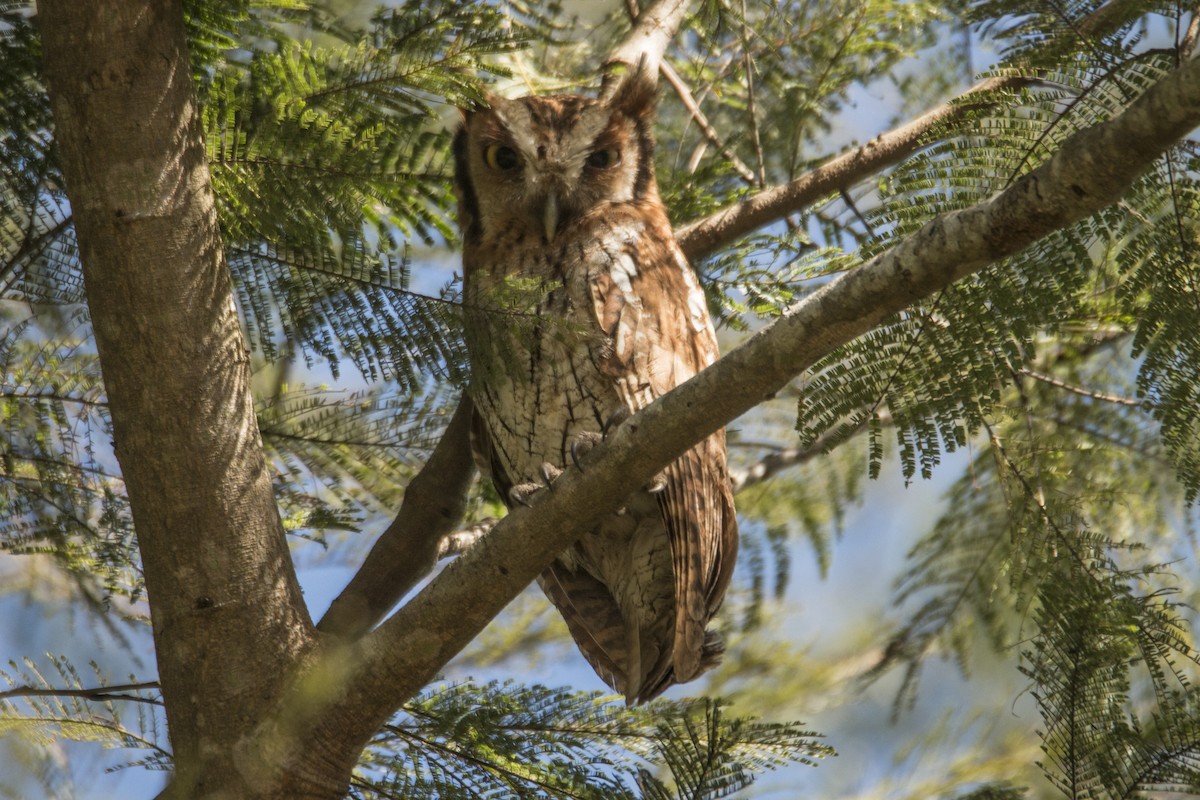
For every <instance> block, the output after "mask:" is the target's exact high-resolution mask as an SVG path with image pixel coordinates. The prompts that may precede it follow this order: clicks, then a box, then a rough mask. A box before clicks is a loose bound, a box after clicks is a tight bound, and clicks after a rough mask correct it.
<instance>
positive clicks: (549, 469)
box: [538, 461, 563, 492]
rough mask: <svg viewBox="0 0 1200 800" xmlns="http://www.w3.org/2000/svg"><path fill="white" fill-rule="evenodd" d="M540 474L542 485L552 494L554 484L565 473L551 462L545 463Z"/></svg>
mask: <svg viewBox="0 0 1200 800" xmlns="http://www.w3.org/2000/svg"><path fill="white" fill-rule="evenodd" d="M538 472H540V473H541V475H542V483H544V484H545V485H546V488H547V489H549V490H550V491H552V492H553V491H554V482H555V481H556V480H558V476H559V475H562V473H563V471H562V470H561V469H559V468H558V467H556V466H554V465H553V464H551V463H550V462H549V461H543V462H542V466H541V468H540V469H539V470H538Z"/></svg>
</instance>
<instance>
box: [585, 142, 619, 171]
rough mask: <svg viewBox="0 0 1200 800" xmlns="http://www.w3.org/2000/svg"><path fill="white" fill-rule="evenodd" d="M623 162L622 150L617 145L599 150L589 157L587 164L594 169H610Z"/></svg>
mask: <svg viewBox="0 0 1200 800" xmlns="http://www.w3.org/2000/svg"><path fill="white" fill-rule="evenodd" d="M620 163H621V151H620V150H618V149H617V148H615V147H606V148H604V149H603V150H597V151H595V152H594V153H592V154H591V155H589V156H588V157H587V165H588V166H589V167H592V168H593V169H608V168H609V167H615V166H616V165H617V164H620Z"/></svg>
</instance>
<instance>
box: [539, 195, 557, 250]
mask: <svg viewBox="0 0 1200 800" xmlns="http://www.w3.org/2000/svg"><path fill="white" fill-rule="evenodd" d="M542 224H543V225H544V226H546V241H547V242H553V241H554V233H555V231H557V230H558V195H556V194H555V193H554V192H551V193H550V194H548V195H546V206H545V208H543V209H542Z"/></svg>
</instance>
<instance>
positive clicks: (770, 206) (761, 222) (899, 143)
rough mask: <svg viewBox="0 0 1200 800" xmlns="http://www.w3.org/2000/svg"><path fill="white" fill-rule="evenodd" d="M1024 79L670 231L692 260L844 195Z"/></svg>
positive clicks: (962, 100)
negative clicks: (828, 197)
mask: <svg viewBox="0 0 1200 800" xmlns="http://www.w3.org/2000/svg"><path fill="white" fill-rule="evenodd" d="M1031 82H1032V80H1031V79H1030V78H1024V77H1018V76H1005V77H999V78H988V79H986V80H983V81H980V82H979V83H977V84H975V85H974V86H972V87H971V88H970V89H968V90H967V91H965V92H963V93H962V94H961V95H959V96H958V97H957V98H955V99H953V100H951V101H949V102H947V103H945V104H943V105H941V106H938V107H937V108H935V109H933V110H932V111H929V112H926V113H925V114H922V115H921V116H920V117H917V118H916V119H914V120H912V121H911V122H908V123H905V124H904V125H901V126H900V127H898V128H893V129H892V130H890V131H888V132H886V133H881V134H880V135H879V136H876V137H875V138H874V139H872V140H871V141H869V142H867V143H866V144H864V145H862V146H861V147H857V148H855V149H853V150H850V151H847V152H845V153H842V154H841V155H840V156H835V157H833V158H831V159H829V160H828V161H826V162H825V163H824V164H822V165H821V166H819V167H817V168H816V169H814V170H812V171H810V172H808V173H806V174H804V175H801V176H800V177H799V178H796V179H795V180H793V181H790V182H788V183H785V184H783V185H781V186H775V187H773V188H770V189H766V190H764V191H762V192H759V193H758V194H756V195H754V196H752V197H749V198H747V199H745V200H743V201H741V202H739V203H736V204H734V205H732V206H729V207H728V208H723V209H721V210H720V211H716V212H714V213H712V214H710V215H708V216H707V217H704V218H703V219H699V220H696V221H695V222H691V223H689V224H687V225H685V226H684V227H683V228H681V229H680V230H678V231H676V233H675V236H676V238H677V239H678V240H679V245H680V246H681V247H682V248H683V251H684V253H686V254H687V257H688V258H689V259H690V260H692V261H697V260H699V259H701V258H704V257H705V256H707V255H709V254H711V253H713V252H714V251H716V250H718V249H720V248H721V247H724V246H726V245H728V244H730V243H731V242H733V241H734V240H736V239H738V238H740V237H742V236H745V235H746V234H748V233H751V232H753V231H755V230H758V229H759V228H761V227H763V226H765V225H769V224H770V223H772V222H775V221H776V220H779V219H782V218H783V217H784V216H786V215H788V214H791V213H794V212H797V211H801V210H803V209H805V208H807V207H808V206H811V205H812V204H813V203H815V202H817V201H818V200H820V199H821V198H822V197H825V196H826V195H828V194H830V193H832V192H837V191H844V190H846V189H848V188H849V187H850V186H853V185H854V184H855V183H857V182H859V181H860V180H862V179H864V178H866V177H868V176H870V175H873V174H875V173H876V172H878V171H880V170H882V169H886V168H888V167H890V166H892V165H893V164H897V163H899V162H900V161H903V160H904V159H905V158H908V157H909V156H910V155H912V154H913V153H915V152H917V151H918V150H920V149H921V148H923V147H925V146H926V145H928V144H929V142H928V141H927V139H926V135H927V134H928V133H929V132H930V131H932V130H934V129H935V128H936V127H938V126H939V125H944V124H947V123H950V122H953V121H955V120H957V119H959V118H961V117H963V116H965V115H966V114H968V113H970V112H972V111H975V110H977V109H979V108H981V107H985V106H988V105H991V104H993V103H994V102H995V100H994V99H992V97H991V95H993V94H994V93H996V92H998V91H1002V90H1005V89H1017V88H1020V87H1022V86H1026V85H1028V84H1030V83H1031Z"/></svg>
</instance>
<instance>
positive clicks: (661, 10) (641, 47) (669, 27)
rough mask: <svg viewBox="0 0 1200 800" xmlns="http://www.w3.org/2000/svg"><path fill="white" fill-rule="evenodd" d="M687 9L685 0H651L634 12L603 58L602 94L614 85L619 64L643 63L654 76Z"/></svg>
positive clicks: (610, 89) (608, 91)
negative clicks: (624, 32) (630, 24)
mask: <svg viewBox="0 0 1200 800" xmlns="http://www.w3.org/2000/svg"><path fill="white" fill-rule="evenodd" d="M687 10H688V0H654V2H653V3H651V4H650V5H649V6H647V7H646V8H645V9H644V10H643V11H642V12H641V13H640V14H638V15H637V20H636V21H635V22H634V24H633V29H632V30H630V31H629V34H628V35H627V36H626V37H625V38H624V40H622V41H621V43H620V44H618V45H617V46H616V48H614V49H613V51H612V52H611V53H609V56H608V58H607V59H605V61H604V64H603V69H604V79H603V82H602V84H601V87H600V94H601V96H602V97H606V96H608V94H609V93H611V92H612V91H613V90H615V89H616V87H617V85H618V83H619V80H618V79H619V77H620V76H619V75H618V68H619V67H620V66H627V67H629V66H637V64H638V63H644V65H645V68H646V69H647V70H648V71H649V73H650V74H651V75H653V76H655V77H656V78H657V77H658V66H659V64H661V63H662V59H663V53H665V52H666V50H667V45H669V44H670V43H671V40H672V39H674V38H675V33H676V32H677V31H678V30H679V26H680V25H681V24H682V23H683V18H684V16H686V14H687Z"/></svg>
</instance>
